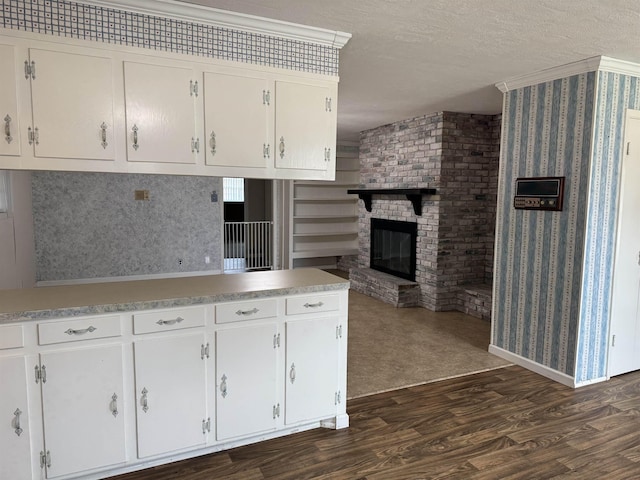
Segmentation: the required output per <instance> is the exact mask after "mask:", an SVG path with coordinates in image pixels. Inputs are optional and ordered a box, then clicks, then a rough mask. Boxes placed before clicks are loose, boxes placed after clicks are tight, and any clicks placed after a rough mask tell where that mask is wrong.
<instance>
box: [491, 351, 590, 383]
mask: <svg viewBox="0 0 640 480" xmlns="http://www.w3.org/2000/svg"><path fill="white" fill-rule="evenodd" d="M489 353H492V354H494V355H495V356H497V357H500V358H504V359H505V360H508V361H510V362H512V363H515V364H516V365H519V366H521V367H523V368H526V369H527V370H531V371H532V372H535V373H537V374H539V375H542V376H543V377H547V378H550V379H551V380H554V381H556V382H558V383H561V384H562V385H566V386H567V387H571V388H576V387H578V386H582V384H581V385H576V383H575V379H574V378H573V377H571V376H569V375H567V374H566V373H562V372H559V371H557V370H554V369H553V368H549V367H547V366H545V365H542V364H540V363H538V362H534V361H533V360H529V359H528V358H524V357H521V356H520V355H516V354H515V353H512V352H509V351H508V350H505V349H503V348H500V347H496V346H495V345H489Z"/></svg>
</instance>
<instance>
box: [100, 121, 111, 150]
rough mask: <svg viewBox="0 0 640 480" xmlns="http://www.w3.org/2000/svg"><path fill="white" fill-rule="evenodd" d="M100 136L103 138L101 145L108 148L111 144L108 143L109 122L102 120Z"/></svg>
mask: <svg viewBox="0 0 640 480" xmlns="http://www.w3.org/2000/svg"><path fill="white" fill-rule="evenodd" d="M100 138H101V140H102V141H101V142H100V145H102V148H107V145H109V144H108V143H107V124H106V123H104V122H102V124H101V125H100Z"/></svg>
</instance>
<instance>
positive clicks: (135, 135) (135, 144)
mask: <svg viewBox="0 0 640 480" xmlns="http://www.w3.org/2000/svg"><path fill="white" fill-rule="evenodd" d="M131 131H132V132H133V149H134V150H138V147H140V145H138V126H137V125H136V124H135V123H134V124H133V127H131Z"/></svg>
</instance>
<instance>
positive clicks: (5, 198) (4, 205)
mask: <svg viewBox="0 0 640 480" xmlns="http://www.w3.org/2000/svg"><path fill="white" fill-rule="evenodd" d="M9 198H10V197H9V172H8V171H7V170H0V213H6V212H8V211H9Z"/></svg>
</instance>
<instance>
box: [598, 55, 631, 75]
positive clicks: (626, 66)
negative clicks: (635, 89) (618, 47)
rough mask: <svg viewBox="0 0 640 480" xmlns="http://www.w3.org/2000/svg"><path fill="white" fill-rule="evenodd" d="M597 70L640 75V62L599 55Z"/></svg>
mask: <svg viewBox="0 0 640 480" xmlns="http://www.w3.org/2000/svg"><path fill="white" fill-rule="evenodd" d="M598 70H603V71H605V72H613V73H619V74H622V75H630V76H632V77H640V64H638V63H633V62H627V61H626V60H618V59H617V58H611V57H600V68H599V69H598Z"/></svg>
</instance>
